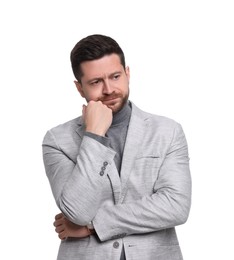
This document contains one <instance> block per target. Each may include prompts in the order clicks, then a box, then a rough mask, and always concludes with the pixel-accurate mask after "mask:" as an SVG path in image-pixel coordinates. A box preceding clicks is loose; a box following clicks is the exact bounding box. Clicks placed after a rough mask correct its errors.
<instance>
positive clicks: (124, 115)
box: [111, 101, 131, 126]
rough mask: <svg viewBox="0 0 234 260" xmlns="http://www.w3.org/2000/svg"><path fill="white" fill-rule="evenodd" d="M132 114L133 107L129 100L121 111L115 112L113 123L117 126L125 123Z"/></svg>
mask: <svg viewBox="0 0 234 260" xmlns="http://www.w3.org/2000/svg"><path fill="white" fill-rule="evenodd" d="M130 115H131V107H130V104H129V102H128V101H127V102H126V103H125V105H124V106H123V107H122V108H121V110H120V111H118V112H117V113H115V114H113V120H112V124H111V125H112V126H116V125H119V124H121V123H123V122H124V121H125V120H128V119H129V117H130Z"/></svg>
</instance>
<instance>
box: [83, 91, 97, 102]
mask: <svg viewBox="0 0 234 260" xmlns="http://www.w3.org/2000/svg"><path fill="white" fill-rule="evenodd" d="M84 95H85V98H86V99H87V101H90V100H98V98H99V97H100V96H101V93H100V91H99V90H98V89H92V90H91V91H85V93H84Z"/></svg>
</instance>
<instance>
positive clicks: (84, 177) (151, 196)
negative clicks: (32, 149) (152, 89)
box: [43, 35, 191, 260]
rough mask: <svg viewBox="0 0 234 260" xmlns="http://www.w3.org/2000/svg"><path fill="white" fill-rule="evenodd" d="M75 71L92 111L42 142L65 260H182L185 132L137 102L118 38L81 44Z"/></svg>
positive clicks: (187, 187) (186, 206)
mask: <svg viewBox="0 0 234 260" xmlns="http://www.w3.org/2000/svg"><path fill="white" fill-rule="evenodd" d="M71 64H72V69H73V72H74V75H75V77H76V81H75V85H76V87H77V90H78V91H79V93H80V95H81V96H82V97H83V98H85V99H86V101H87V104H86V105H83V109H82V116H81V117H78V118H76V119H74V120H71V121H69V122H67V123H65V124H62V125H59V126H57V127H55V128H53V129H51V130H50V131H48V132H47V134H46V136H45V138H44V141H43V158H44V164H45V169H46V173H47V176H48V179H49V182H50V185H51V189H52V192H53V195H54V198H55V201H56V203H57V205H58V207H59V209H60V210H61V213H60V214H58V215H57V216H56V217H55V222H54V226H55V227H56V232H57V233H58V234H59V237H60V239H61V245H60V248H59V253H58V259H59V260H63V259H64V260H65V259H66V260H69V259H82V260H86V259H87V260H95V259H98V260H102V259H107V260H108V259H110V260H115V259H116V260H120V259H127V260H128V259H134V260H137V259H139V260H153V259H155V260H175V259H177V260H180V259H182V254H181V251H180V247H179V244H178V240H177V236H176V231H175V226H177V225H180V224H183V223H185V222H186V220H187V218H188V214H189V210H190V203H191V178H190V171H189V158H188V150H187V143H186V139H185V136H184V133H183V130H182V128H181V126H180V125H179V124H178V123H176V122H175V121H173V120H171V119H168V118H165V117H160V116H156V115H152V114H149V113H146V112H143V111H141V110H140V109H139V108H137V107H136V106H135V105H134V104H133V103H132V102H131V101H129V100H128V96H129V78H130V73H129V68H128V67H125V58H124V53H123V51H122V49H121V48H120V46H119V45H118V43H117V42H116V41H115V40H113V39H112V38H110V37H107V36H104V35H90V36H88V37H86V38H84V39H82V40H80V41H79V42H78V43H77V44H76V45H75V47H74V48H73V50H72V52H71Z"/></svg>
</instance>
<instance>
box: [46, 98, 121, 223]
mask: <svg viewBox="0 0 234 260" xmlns="http://www.w3.org/2000/svg"><path fill="white" fill-rule="evenodd" d="M105 114H107V115H106V117H105V116H104V115H105ZM84 120H85V124H86V130H87V131H89V132H92V133H94V134H100V135H103V133H105V132H106V131H107V129H108V128H109V126H110V124H111V120H112V112H111V110H110V109H109V108H107V107H106V106H104V105H102V104H101V102H90V103H89V104H88V106H87V107H86V108H85V111H84ZM63 138H66V136H65V137H63ZM60 141H61V140H60ZM65 141H66V139H65V140H64V142H65ZM71 145H72V144H71ZM114 156H115V152H114V151H113V150H111V149H109V148H107V147H105V146H104V145H102V144H100V143H99V142H97V141H95V140H93V139H92V138H89V137H87V136H84V138H83V140H82V141H81V144H80V147H79V153H78V156H77V162H73V161H72V160H71V159H70V158H69V157H68V156H67V155H66V154H65V153H64V152H63V149H61V148H60V146H59V142H58V141H57V140H56V135H55V134H54V132H53V131H49V132H47V134H46V136H45V138H44V141H43V158H44V164H45V169H46V173H47V176H48V179H49V181H50V185H51V189H52V192H53V195H54V197H55V201H56V203H57V205H58V207H59V208H60V210H61V211H62V212H63V213H64V215H65V216H66V217H67V218H68V219H69V220H71V221H72V222H73V223H76V224H79V225H82V226H85V225H87V223H89V222H90V221H91V220H92V219H93V218H94V216H95V215H96V212H97V210H98V208H99V207H100V205H101V203H102V201H103V196H106V195H105V194H106V193H107V192H109V190H110V182H109V179H108V177H106V175H107V174H108V172H110V171H113V172H117V170H116V168H115V164H114V161H113V159H114ZM116 174H117V173H116Z"/></svg>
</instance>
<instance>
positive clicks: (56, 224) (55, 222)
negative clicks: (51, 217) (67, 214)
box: [53, 218, 64, 227]
mask: <svg viewBox="0 0 234 260" xmlns="http://www.w3.org/2000/svg"><path fill="white" fill-rule="evenodd" d="M63 223H64V219H63V218H62V219H58V220H55V221H54V223H53V225H54V226H55V227H57V226H61V225H62V224H63Z"/></svg>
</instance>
